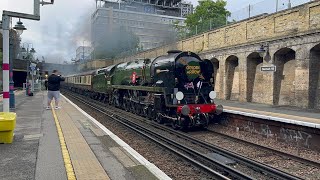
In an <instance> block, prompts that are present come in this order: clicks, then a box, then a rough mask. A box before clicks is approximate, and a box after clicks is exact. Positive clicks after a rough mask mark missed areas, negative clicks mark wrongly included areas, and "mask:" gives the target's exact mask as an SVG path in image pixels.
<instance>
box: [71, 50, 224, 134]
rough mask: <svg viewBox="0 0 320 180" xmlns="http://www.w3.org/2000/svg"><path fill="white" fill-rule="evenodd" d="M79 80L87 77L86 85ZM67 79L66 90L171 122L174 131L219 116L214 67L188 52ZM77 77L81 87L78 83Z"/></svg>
mask: <svg viewBox="0 0 320 180" xmlns="http://www.w3.org/2000/svg"><path fill="white" fill-rule="evenodd" d="M83 77H90V82H91V85H90V84H83V83H84V81H82V79H81V78H83ZM69 78H71V80H72V81H71V82H73V83H74V84H72V83H71V84H70V83H68V81H69V80H67V83H68V86H69V89H70V87H71V86H72V87H73V89H72V88H71V89H72V90H73V91H74V92H77V93H79V92H80V94H84V95H87V96H90V97H91V98H94V99H97V100H100V101H104V102H107V103H109V104H110V105H113V106H116V107H119V108H122V109H125V110H127V111H131V112H133V113H135V114H138V115H141V116H145V117H147V118H149V119H154V120H156V121H157V122H158V123H170V124H171V125H172V127H173V128H175V129H179V128H189V127H195V126H201V127H206V126H207V125H208V123H209V119H212V118H214V117H215V116H216V115H218V114H220V113H221V112H222V106H221V105H216V104H214V98H215V96H216V94H215V92H214V91H213V87H214V86H213V78H214V77H213V65H212V63H211V62H210V61H209V60H202V59H200V57H199V56H198V55H197V54H195V53H192V52H182V51H177V50H173V51H169V52H168V54H167V55H164V56H159V57H157V58H155V59H138V60H136V61H132V62H125V63H120V64H117V65H112V66H109V67H106V68H102V69H98V70H96V71H95V72H93V73H91V74H90V72H88V73H83V74H79V75H74V76H70V77H68V79H69ZM79 78H80V81H81V82H80V84H81V83H82V82H83V83H82V85H83V88H82V87H80V86H78V85H79V84H77V82H79ZM74 80H75V81H74ZM85 80H87V79H85ZM86 82H88V81H86Z"/></svg>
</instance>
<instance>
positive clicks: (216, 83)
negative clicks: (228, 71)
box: [210, 58, 221, 97]
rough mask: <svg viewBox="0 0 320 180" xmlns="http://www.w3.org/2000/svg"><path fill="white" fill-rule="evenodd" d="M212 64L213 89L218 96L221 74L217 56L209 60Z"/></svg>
mask: <svg viewBox="0 0 320 180" xmlns="http://www.w3.org/2000/svg"><path fill="white" fill-rule="evenodd" d="M210 61H211V62H212V64H213V77H214V78H213V79H214V90H215V91H216V93H217V97H220V90H221V81H220V79H221V74H220V71H219V68H220V62H219V60H218V59H217V58H213V59H211V60H210Z"/></svg>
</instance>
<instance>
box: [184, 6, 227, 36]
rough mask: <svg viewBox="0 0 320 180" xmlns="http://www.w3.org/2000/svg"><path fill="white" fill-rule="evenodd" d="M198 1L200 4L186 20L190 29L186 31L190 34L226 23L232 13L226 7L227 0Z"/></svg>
mask: <svg viewBox="0 0 320 180" xmlns="http://www.w3.org/2000/svg"><path fill="white" fill-rule="evenodd" d="M198 2H199V5H198V6H197V7H196V9H195V12H194V13H193V14H190V15H188V16H187V19H186V21H185V23H186V28H187V29H188V30H187V31H186V32H185V33H187V35H188V36H190V35H194V34H199V33H202V32H204V31H208V30H211V29H215V28H217V27H220V26H223V25H226V18H227V17H228V16H229V15H230V12H229V11H227V10H226V8H225V7H226V5H227V2H226V1H225V0H216V1H212V0H203V1H198Z"/></svg>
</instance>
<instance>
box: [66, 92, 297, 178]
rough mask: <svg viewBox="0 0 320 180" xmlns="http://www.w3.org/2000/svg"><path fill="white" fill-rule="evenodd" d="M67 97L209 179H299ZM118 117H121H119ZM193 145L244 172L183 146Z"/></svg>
mask: <svg viewBox="0 0 320 180" xmlns="http://www.w3.org/2000/svg"><path fill="white" fill-rule="evenodd" d="M66 94H67V95H68V96H71V97H72V98H74V99H77V100H78V101H80V102H81V103H83V104H86V105H87V106H89V107H90V108H93V109H95V110H96V111H99V112H100V113H103V114H104V115H106V116H109V117H110V118H112V119H113V120H115V121H117V122H119V123H121V124H122V125H124V126H126V127H128V128H130V129H132V130H134V131H136V132H137V133H139V134H141V135H143V136H145V137H147V138H148V139H150V140H152V141H154V142H156V143H157V144H159V145H161V146H163V147H165V148H167V149H168V150H170V151H172V152H174V153H176V154H177V155H179V156H181V157H183V158H185V159H186V160H188V161H189V162H191V163H193V164H194V165H195V166H198V167H200V168H201V169H203V170H204V171H206V172H207V173H210V174H211V175H212V176H213V177H215V178H218V179H255V177H253V176H251V175H247V173H246V171H250V170H251V171H252V170H253V171H255V173H257V174H259V176H258V178H259V179H260V178H262V179H299V178H298V177H296V176H293V175H290V174H287V173H285V172H282V171H279V170H277V169H274V168H272V167H270V166H266V165H264V164H262V163H259V162H256V161H253V160H250V159H248V158H246V157H244V156H241V155H238V154H236V153H233V152H231V151H228V150H225V149H222V148H220V147H217V146H214V145H212V144H209V143H206V142H204V141H200V140H198V139H196V138H193V137H190V135H187V134H185V133H182V132H178V131H174V130H172V129H170V128H168V127H165V126H159V125H158V124H157V125H156V124H155V123H152V122H151V121H149V122H150V123H148V124H150V125H152V126H157V127H156V128H158V129H160V130H161V131H162V133H159V132H157V131H155V130H154V129H150V128H146V127H145V125H141V119H144V118H141V117H135V116H133V115H132V114H131V113H128V112H125V111H123V110H120V109H117V108H114V107H109V106H108V108H105V104H103V103H100V102H97V101H94V102H92V101H91V100H89V101H88V99H85V98H84V97H79V96H76V95H74V94H72V93H69V92H68V93H66ZM120 114H121V115H120ZM130 114H131V117H130V116H129V117H130V118H128V115H130ZM132 119H136V120H139V122H140V123H138V122H135V121H132ZM163 134H167V135H168V134H170V135H173V136H176V137H177V138H180V139H183V141H186V142H188V143H181V141H180V142H177V141H174V140H172V139H173V138H172V137H168V136H165V135H163ZM190 143H191V144H194V145H195V146H199V147H201V148H204V149H207V150H210V151H212V152H214V153H217V154H219V155H221V156H223V157H226V158H228V159H232V160H233V161H235V162H236V164H237V165H238V166H241V167H242V168H243V167H245V168H244V169H246V170H245V172H243V171H240V170H238V169H236V168H234V166H235V165H234V164H233V166H230V165H226V164H224V163H222V162H220V161H218V160H216V159H214V158H212V157H210V156H208V155H207V154H205V153H203V152H201V150H200V151H199V150H196V149H197V148H194V147H195V146H189V147H188V146H186V145H185V144H190Z"/></svg>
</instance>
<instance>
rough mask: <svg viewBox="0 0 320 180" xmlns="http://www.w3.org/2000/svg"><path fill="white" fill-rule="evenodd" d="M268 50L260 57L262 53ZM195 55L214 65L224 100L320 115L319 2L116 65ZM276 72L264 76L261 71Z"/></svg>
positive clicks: (208, 34) (185, 40) (220, 95)
mask: <svg viewBox="0 0 320 180" xmlns="http://www.w3.org/2000/svg"><path fill="white" fill-rule="evenodd" d="M261 45H265V46H268V48H266V50H267V51H266V53H265V55H264V56H263V57H261V56H260V55H259V54H258V53H257V50H258V49H259V48H260V46H261ZM169 49H180V50H185V51H193V52H197V53H199V54H200V56H201V57H202V58H206V59H210V60H211V61H212V62H213V63H214V65H215V70H216V71H215V77H216V78H215V90H216V91H217V92H218V97H219V98H220V99H227V100H235V101H242V102H256V103H264V104H270V105H288V106H298V107H303V108H315V109H320V74H319V71H320V2H319V1H315V2H310V3H307V4H304V5H301V6H297V7H295V8H292V9H290V10H286V11H281V12H278V13H274V14H270V15H262V16H259V17H255V18H251V19H247V20H244V21H240V22H237V23H234V24H231V25H228V26H225V27H222V28H219V29H215V30H212V31H208V32H205V33H203V34H200V35H197V36H193V37H191V38H188V39H184V40H182V41H178V42H176V43H174V44H170V45H166V46H162V47H160V48H156V49H152V50H148V51H144V52H141V53H139V54H136V55H134V56H130V57H125V58H121V59H116V60H114V62H115V63H118V62H125V61H132V60H134V59H135V58H152V57H156V56H158V55H162V54H165V53H166V52H167V51H168V50H169ZM272 65H275V66H276V72H261V70H260V68H261V66H272Z"/></svg>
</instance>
